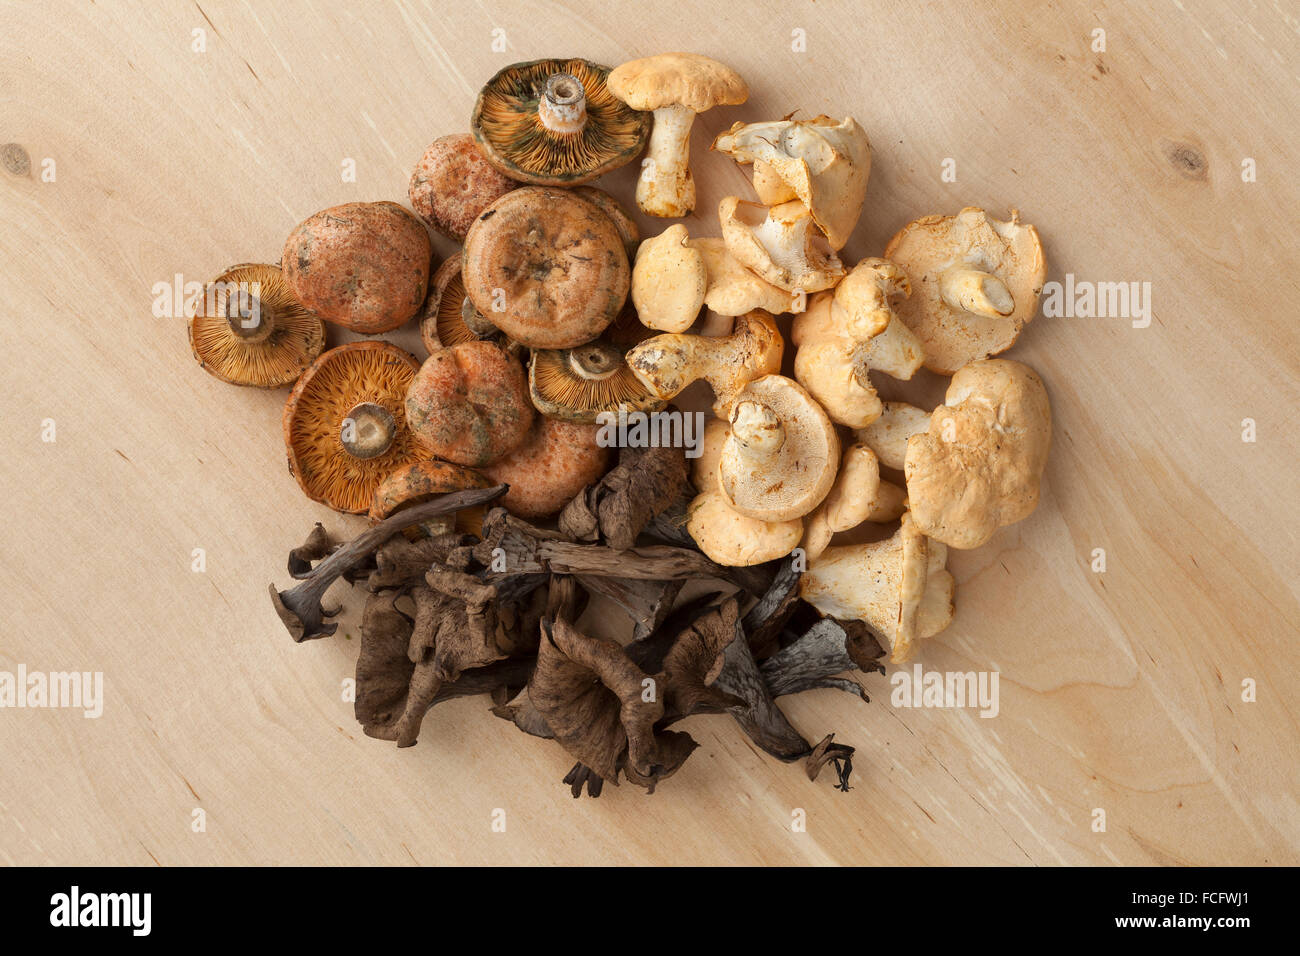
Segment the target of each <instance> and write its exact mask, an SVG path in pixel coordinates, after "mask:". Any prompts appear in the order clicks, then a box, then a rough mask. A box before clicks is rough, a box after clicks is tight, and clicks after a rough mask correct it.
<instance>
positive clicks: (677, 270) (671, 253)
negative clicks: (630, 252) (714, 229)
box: [632, 225, 709, 332]
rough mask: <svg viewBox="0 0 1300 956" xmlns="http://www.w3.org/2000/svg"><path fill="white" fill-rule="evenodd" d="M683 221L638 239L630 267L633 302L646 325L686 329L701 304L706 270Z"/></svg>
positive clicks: (650, 327) (706, 274)
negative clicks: (639, 241)
mask: <svg viewBox="0 0 1300 956" xmlns="http://www.w3.org/2000/svg"><path fill="white" fill-rule="evenodd" d="M689 239H690V236H689V234H688V233H687V232H686V227H685V226H683V225H676V226H669V227H668V228H667V229H665V230H664V231H663V232H661V233H660V234H659V235H657V236H651V237H650V238H649V239H647V240H645V241H644V242H643V243H641V247H640V248H639V249H637V252H636V264H635V265H634V266H633V267H632V304H633V305H634V306H636V314H637V318H639V319H640V320H641V324H642V325H644V326H645V327H646V328H648V329H657V330H659V331H661V332H685V331H686V330H687V329H689V328H690V327H691V325H692V324H694V322H695V319H696V316H698V315H699V314H700V309H701V308H702V307H703V306H704V293H705V289H706V287H707V283H708V278H709V272H708V269H707V268H706V267H705V265H704V256H703V254H702V253H701V252H700V250H699V249H697V248H695V247H694V246H692V245H690V243H689V242H688V240H689Z"/></svg>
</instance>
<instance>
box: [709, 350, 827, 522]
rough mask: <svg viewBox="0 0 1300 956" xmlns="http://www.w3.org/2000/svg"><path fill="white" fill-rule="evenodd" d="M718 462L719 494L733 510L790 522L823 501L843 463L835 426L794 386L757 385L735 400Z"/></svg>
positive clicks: (771, 381) (765, 380) (774, 381)
mask: <svg viewBox="0 0 1300 956" xmlns="http://www.w3.org/2000/svg"><path fill="white" fill-rule="evenodd" d="M730 420H731V434H730V435H728V436H727V438H726V440H725V441H724V442H723V445H722V452H721V455H720V456H719V459H718V488H719V490H720V491H721V492H722V495H723V497H724V498H725V499H726V501H727V504H729V505H730V506H731V507H732V508H733V509H734V510H736V511H738V512H740V513H741V514H743V515H747V516H748V517H750V518H757V519H759V520H761V521H791V520H793V519H795V518H802V517H803V516H804V515H806V514H808V513H809V512H810V511H812V510H813V509H814V508H816V507H817V506H818V505H819V504H821V503H822V500H823V499H824V498H825V497H826V495H827V493H828V492H829V491H830V490H831V485H832V484H833V483H834V481H835V470H836V468H837V467H838V465H839V461H840V441H839V437H838V436H837V435H836V434H835V426H834V425H832V424H831V420H830V419H829V418H827V417H826V413H825V412H824V411H822V408H821V406H820V405H818V404H817V403H816V402H815V401H813V398H812V396H811V395H809V394H808V393H807V392H806V391H805V390H804V389H803V387H802V386H801V385H799V383H798V382H795V381H794V380H793V379H788V378H786V377H785V376H784V375H765V376H763V377H762V378H758V379H755V380H754V381H752V382H750V383H749V384H748V385H746V386H745V387H744V389H742V390H741V392H740V394H739V395H737V396H736V399H735V402H734V404H733V405H732V409H731V415H730Z"/></svg>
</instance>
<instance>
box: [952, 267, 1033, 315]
mask: <svg viewBox="0 0 1300 956" xmlns="http://www.w3.org/2000/svg"><path fill="white" fill-rule="evenodd" d="M939 297H940V298H941V299H943V301H944V302H946V303H947V304H948V305H950V306H951V307H952V308H954V309H963V310H964V311H966V312H970V313H973V314H975V315H982V316H984V317H985V318H989V319H993V318H997V317H998V316H1003V315H1010V314H1011V313H1012V312H1013V311H1015V308H1016V300H1015V298H1014V297H1013V296H1012V295H1011V290H1010V289H1008V288H1007V284H1006V283H1005V282H1003V281H1002V280H1001V279H999V278H998V277H997V276H995V275H993V274H992V273H990V272H983V271H981V270H979V269H974V268H972V267H971V266H969V265H967V264H966V263H964V262H963V263H958V264H957V265H952V266H949V267H948V268H947V269H944V270H943V271H942V272H941V273H939Z"/></svg>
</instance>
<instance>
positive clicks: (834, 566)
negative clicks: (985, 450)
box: [799, 512, 954, 664]
mask: <svg viewBox="0 0 1300 956" xmlns="http://www.w3.org/2000/svg"><path fill="white" fill-rule="evenodd" d="M947 560H948V549H947V548H946V547H944V545H943V544H942V543H940V542H938V541H931V540H929V539H928V538H926V536H925V535H923V534H922V533H921V532H920V531H919V530H918V529H917V527H916V524H915V523H914V522H913V520H912V516H911V514H910V513H909V512H905V513H904V514H903V520H902V524H901V525H900V526H899V528H898V530H897V531H896V532H894V535H893V537H891V538H888V539H886V540H884V541H877V542H873V543H871V544H855V545H844V546H837V547H831V548H827V549H826V550H825V551H823V552H822V553H821V554H820V555H819V556H818V557H816V558H812V559H810V560H809V562H808V570H807V571H805V572H804V574H803V576H802V577H800V579H799V596H800V597H801V598H803V599H804V600H805V601H807V602H808V603H809V604H811V605H812V606H813V607H815V608H817V610H819V611H821V612H822V613H823V614H825V615H827V616H828V617H833V618H837V619H839V620H845V621H848V620H856V621H864V622H865V623H867V624H868V625H870V626H871V628H872V629H873V630H874V631H876V632H877V633H878V634H880V635H882V636H883V637H884V638H885V640H886V641H888V642H889V649H890V651H891V652H892V653H891V657H890V660H891V661H892V662H893V663H895V664H901V663H904V662H905V661H906V660H907V659H908V658H909V657H910V656H911V654H912V651H913V650H914V649H915V646H916V643H917V642H918V641H920V640H922V639H925V638H929V637H933V636H934V635H935V634H938V633H939V632H940V631H942V630H943V629H944V628H945V627H947V626H948V625H949V624H950V623H951V622H952V614H953V606H952V598H953V590H954V582H953V578H952V575H951V574H949V573H948V571H947V570H946V569H945V568H944V565H945V564H946V562H947Z"/></svg>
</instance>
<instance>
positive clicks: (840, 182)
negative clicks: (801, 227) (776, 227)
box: [713, 116, 871, 250]
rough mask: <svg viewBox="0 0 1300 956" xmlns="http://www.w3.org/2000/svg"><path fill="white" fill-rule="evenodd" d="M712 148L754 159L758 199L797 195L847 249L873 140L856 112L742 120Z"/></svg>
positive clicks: (834, 242) (833, 241) (833, 242)
mask: <svg viewBox="0 0 1300 956" xmlns="http://www.w3.org/2000/svg"><path fill="white" fill-rule="evenodd" d="M713 148H714V149H716V150H718V151H720V152H723V153H726V154H727V155H729V156H730V157H731V158H732V159H734V160H736V162H738V163H741V164H742V165H747V164H750V163H753V164H754V189H755V191H756V192H757V193H758V196H759V199H760V200H762V201H763V202H764V203H766V204H768V205H776V204H778V203H782V202H785V201H787V200H790V199H798V200H799V201H800V202H802V203H803V204H804V206H806V207H807V208H808V212H809V213H810V214H811V215H812V218H813V221H814V222H816V223H817V225H818V227H820V229H821V230H822V232H824V233H825V234H826V239H827V241H828V242H829V243H830V247H831V248H832V249H836V250H838V249H842V248H844V244H845V243H846V242H848V241H849V236H850V235H851V234H852V233H853V227H854V226H856V225H857V223H858V217H859V216H860V215H861V213H862V202H863V200H864V199H865V198H866V195H867V178H868V177H869V176H870V175H871V143H870V141H869V140H868V139H867V134H866V133H865V132H864V131H863V130H862V127H860V126H858V124H857V121H856V120H854V119H853V117H851V116H850V117H848V118H846V119H844V120H842V121H838V122H837V121H836V120H834V119H832V118H831V117H829V116H817V117H814V118H813V119H811V120H793V119H784V120H778V121H776V122H769V123H737V124H736V125H735V126H733V127H731V129H730V130H729V131H728V132H726V133H723V134H722V135H721V136H719V137H717V138H716V139H715V140H714V141H713Z"/></svg>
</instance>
